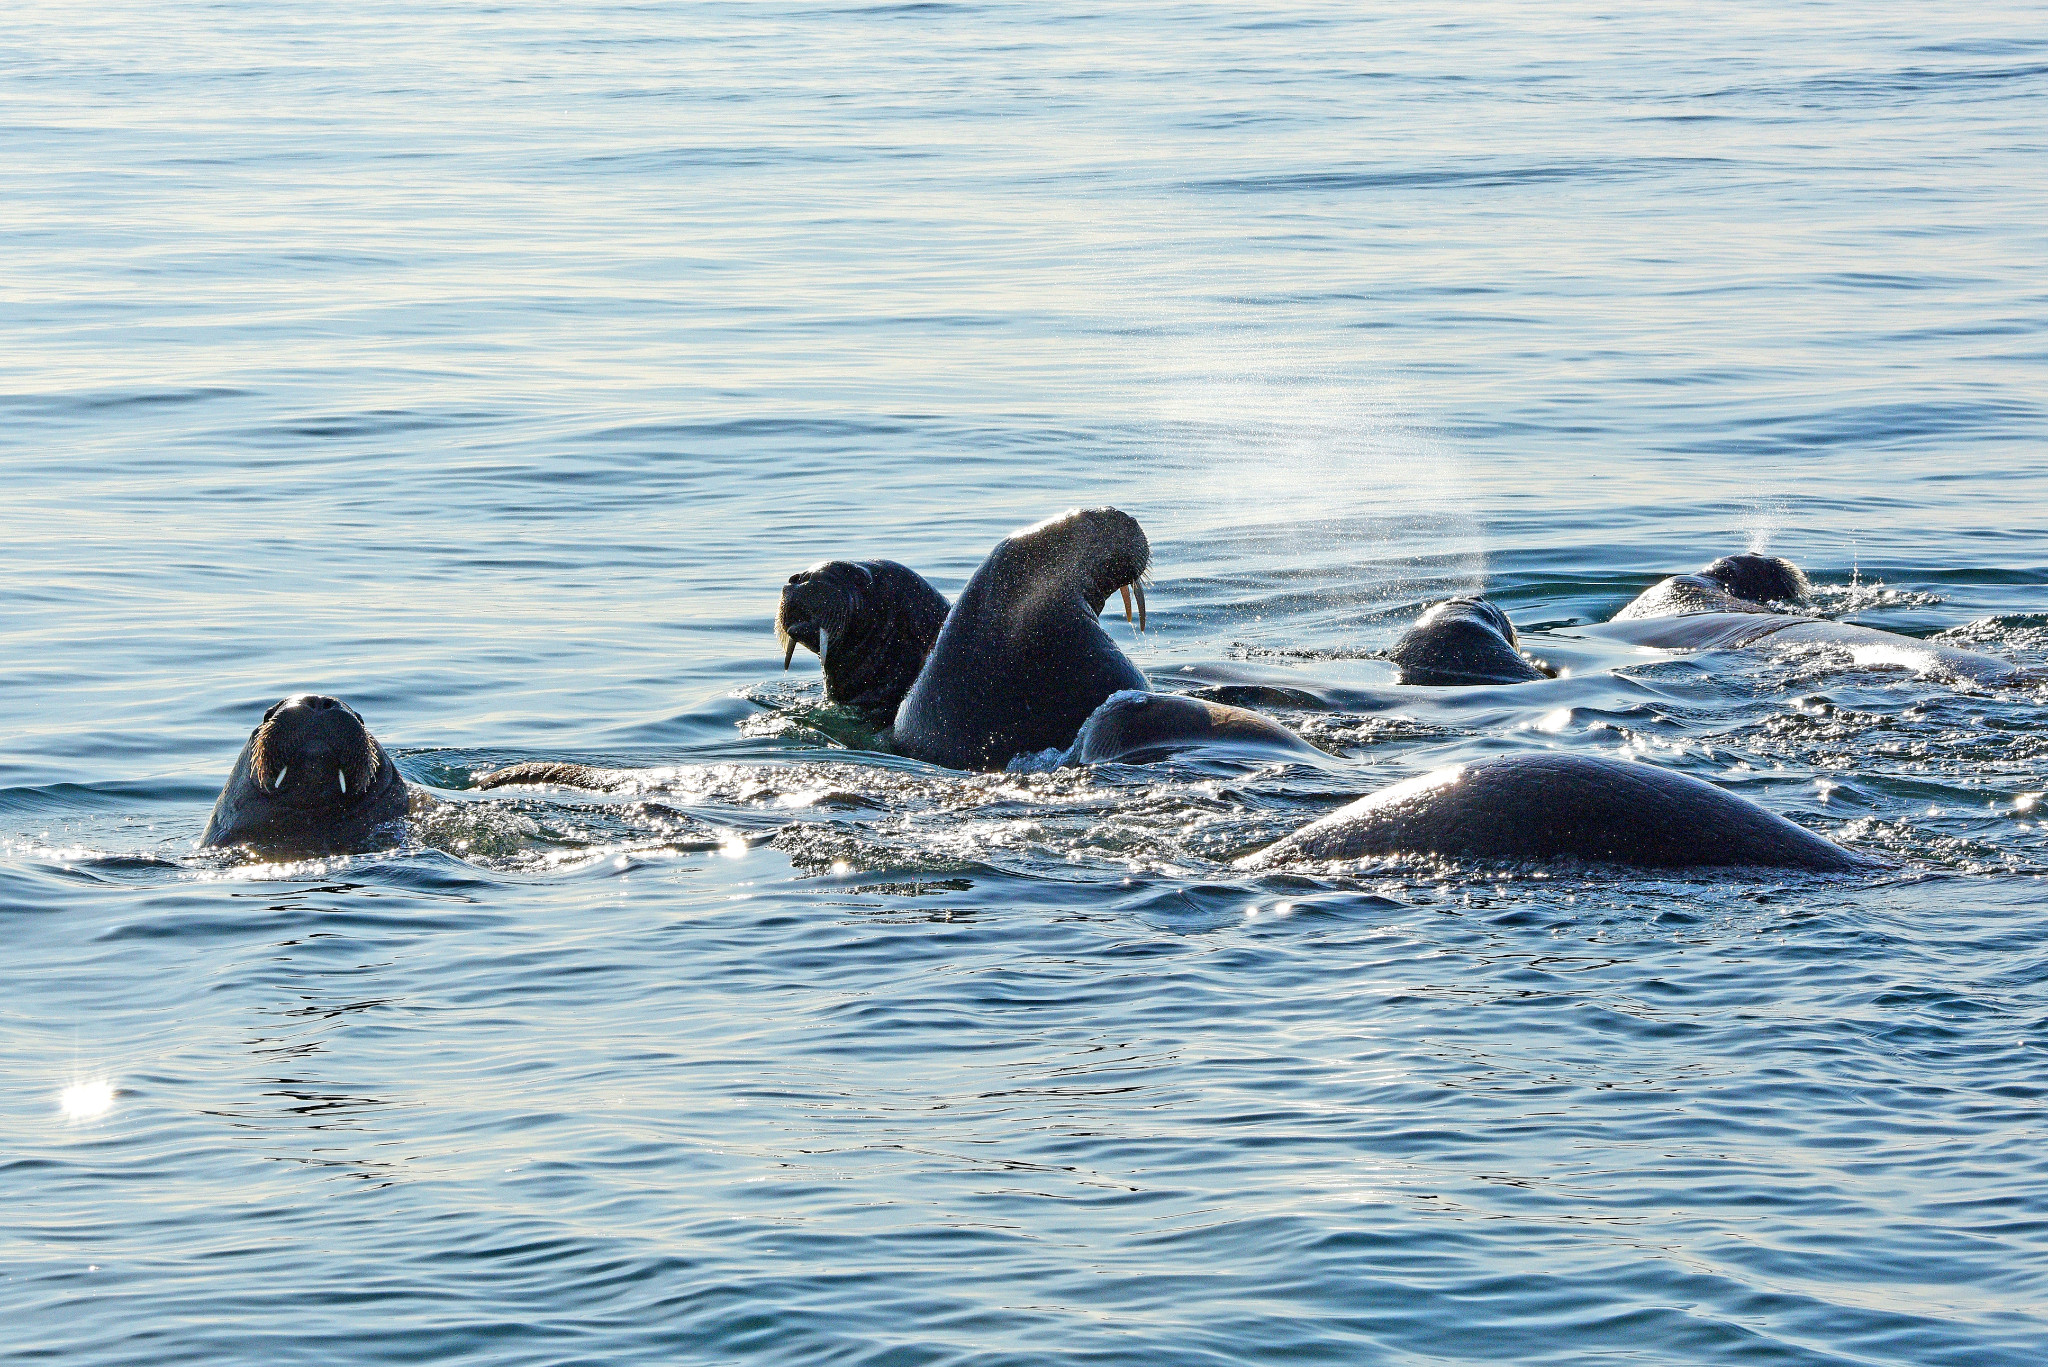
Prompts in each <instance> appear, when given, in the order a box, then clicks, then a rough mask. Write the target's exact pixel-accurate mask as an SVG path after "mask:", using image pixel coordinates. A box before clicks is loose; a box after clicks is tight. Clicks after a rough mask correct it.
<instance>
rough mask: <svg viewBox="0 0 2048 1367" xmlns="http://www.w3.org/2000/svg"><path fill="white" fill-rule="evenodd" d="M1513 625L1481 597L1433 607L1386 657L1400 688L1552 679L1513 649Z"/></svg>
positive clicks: (1515, 641) (1514, 641)
mask: <svg viewBox="0 0 2048 1367" xmlns="http://www.w3.org/2000/svg"><path fill="white" fill-rule="evenodd" d="M1517 645H1518V642H1517V640H1516V638H1515V624H1514V623H1513V622H1510V621H1509V620H1508V615H1507V614H1506V613H1504V612H1502V611H1501V610H1500V609H1499V608H1497V607H1495V606H1494V605H1493V604H1491V603H1489V602H1487V601H1486V600H1485V599H1484V598H1452V599H1449V600H1447V601H1445V602H1442V603H1438V604H1436V605H1435V606H1433V607H1431V608H1430V609H1429V610H1428V611H1427V612H1424V613H1423V614H1422V616H1420V617H1418V618H1416V619H1415V625H1414V626H1412V627H1410V628H1408V630H1407V631H1405V632H1403V633H1402V635H1401V639H1400V640H1398V641H1396V642H1395V643H1394V648H1393V649H1392V650H1390V651H1388V652H1387V658H1388V659H1390V660H1392V661H1393V662H1394V664H1395V666H1396V667H1397V668H1398V669H1399V670H1400V671H1401V682H1402V683H1404V684H1426V685H1433V686H1438V687H1447V686H1455V685H1459V684H1511V683H1527V682H1528V681H1529V680H1531V679H1544V678H1548V677H1550V676H1549V675H1547V674H1545V673H1544V672H1543V671H1542V670H1541V669H1539V668H1538V667H1537V666H1536V665H1535V664H1533V663H1531V662H1530V661H1529V660H1528V659H1527V658H1526V657H1524V656H1523V654H1522V653H1521V651H1520V650H1518V649H1517V648H1516V647H1517Z"/></svg>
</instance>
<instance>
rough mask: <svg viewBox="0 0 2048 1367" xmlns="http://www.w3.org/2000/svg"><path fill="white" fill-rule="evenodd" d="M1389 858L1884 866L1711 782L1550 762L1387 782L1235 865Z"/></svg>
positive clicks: (1483, 766) (1622, 766)
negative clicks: (1386, 784) (1409, 856)
mask: <svg viewBox="0 0 2048 1367" xmlns="http://www.w3.org/2000/svg"><path fill="white" fill-rule="evenodd" d="M1390 854H1429V855H1439V856H1442V857H1445V858H1450V859H1471V860H1481V861H1489V862H1491V861H1501V862H1518V863H1519V862H1529V861H1537V862H1541V861H1549V860H1556V859H1582V860H1587V861H1592V862H1598V863H1608V864H1627V865H1634V866H1636V867H1639V868H1727V867H1735V866H1746V865H1753V866H1761V867H1767V868H1790V869H1806V870H1811V871H1814V872H1820V873H1834V872H1848V871H1854V870H1869V869H1874V868H1881V867H1883V865H1882V863H1881V862H1880V861H1877V860H1873V859H1870V858H1868V857H1866V856H1863V855H1859V854H1856V853H1853V852H1852V851H1849V850H1845V849H1843V848H1842V847H1841V846H1840V845H1837V844H1835V843H1833V842H1832V841H1829V840H1824V839H1822V838H1821V837H1820V836H1817V835H1815V834H1814V833H1813V832H1811V831H1809V830H1806V829H1805V828H1803V827H1801V826H1796V825H1794V824H1793V823H1792V822H1790V821H1787V820H1786V819H1785V818H1784V817H1781V816H1778V815H1777V814H1776V813H1773V812H1768V811H1766V810H1764V809H1763V808H1762V807H1759V806H1758V805H1756V804H1755V803H1754V802H1750V801H1748V800H1747V799H1745V798H1740V797H1737V796H1735V795H1734V794H1733V793H1728V792H1724V791H1722V790H1721V789H1719V788H1716V787H1715V786H1714V785H1713V784H1711V783H1705V782H1702V781H1701V780H1699V779H1696V778H1689V777H1687V776H1685V775H1684V774H1676V773H1673V772H1671V771H1670V770H1668V769H1659V768H1657V767H1655V766H1654V765H1649V764H1641V763H1636V762H1634V761H1630V760H1617V759H1605V758H1594V757H1590V756H1582V755H1560V754H1540V755H1516V756H1511V757H1508V758H1505V759H1494V760H1485V761H1482V762H1480V763H1477V764H1461V765H1457V766H1454V767H1452V768H1449V769H1439V770H1438V771H1436V772H1435V773H1432V774H1425V775H1423V776H1422V777H1420V778H1414V779H1409V780H1407V781H1406V782H1403V783H1396V784H1395V785H1393V786H1392V787H1390V788H1383V789H1381V790H1380V791H1379V792H1377V793H1374V794H1372V795H1371V796H1369V797H1365V798H1361V799H1359V800H1358V801H1357V802H1354V803H1352V804H1351V805H1350V806H1348V807H1343V808H1340V809H1339V810H1337V811H1335V812H1332V813H1330V814H1329V815H1328V816H1325V817H1323V818H1322V819H1321V820H1319V821H1313V822H1310V823H1309V824H1308V825H1306V826H1304V827H1302V828H1301V829H1300V830H1298V831H1296V832H1295V833H1294V834H1293V835H1290V836H1288V837H1287V838H1286V839H1285V840H1282V841H1280V842H1279V843H1278V844H1275V845H1271V846H1268V847H1267V848H1265V849H1263V850H1260V851H1259V852H1257V853H1256V854H1252V855H1248V856H1246V857H1245V858H1243V859H1240V860H1238V861H1237V867H1238V868H1240V869H1248V870H1259V869H1270V868H1274V867H1276V866H1279V865H1283V864H1288V863H1293V862H1298V861H1302V860H1323V859H1358V858H1362V857H1366V856H1370V855H1390Z"/></svg>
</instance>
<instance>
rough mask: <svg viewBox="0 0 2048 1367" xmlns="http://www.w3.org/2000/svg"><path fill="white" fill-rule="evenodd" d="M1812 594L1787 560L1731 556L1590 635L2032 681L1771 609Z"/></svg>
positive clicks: (1974, 660)
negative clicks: (1795, 650) (1828, 651)
mask: <svg viewBox="0 0 2048 1367" xmlns="http://www.w3.org/2000/svg"><path fill="white" fill-rule="evenodd" d="M1810 591H1811V590H1810V588H1809V586H1808V584H1807V581H1806V576H1805V575H1804V574H1801V573H1800V572H1799V569H1798V567H1797V566H1795V565H1793V564H1792V563H1791V562H1790V561H1787V560H1780V559H1777V558H1776V557H1774V556H1767V555H1730V556H1723V557H1722V558H1721V559H1719V560H1716V561H1714V562H1713V563H1712V564H1711V565H1708V566H1707V567H1706V568H1705V569H1702V570H1700V571H1699V572H1698V573H1697V574H1677V575H1673V576H1671V577H1670V578H1669V579H1665V580H1661V581H1660V582H1658V583H1656V584H1653V585H1652V586H1650V587H1649V588H1648V589H1645V590H1644V591H1643V592H1642V593H1641V594H1640V595H1639V596H1638V597H1637V598H1636V600H1635V601H1634V602H1632V603H1630V604H1629V605H1628V606H1627V607H1625V608H1623V609H1622V610H1621V611H1620V612H1618V613H1616V614H1615V615H1614V620H1613V621H1611V622H1608V623H1606V624H1605V625H1602V626H1598V627H1592V628H1588V631H1589V632H1590V633H1591V634H1595V635H1599V636H1605V637H1607V638H1609V639H1611V640H1620V641H1627V642H1629V643H1631V644H1633V645H1643V646H1652V647H1656V648H1658V649H1662V650H1739V649H1742V648H1744V647H1748V646H1759V645H1771V646H1779V645H1823V646H1840V647H1842V648H1844V649H1846V650H1847V651H1848V652H1849V653H1850V655H1851V657H1852V658H1853V659H1854V661H1855V662H1856V663H1857V664H1860V665H1901V666H1904V667H1906V668H1909V669H1916V670H1921V671H1923V672H1926V673H1931V674H1937V675H1945V676H1947V677H1949V678H1952V679H1969V680H1973V681H1976V682H1979V683H2010V682H2016V681H2023V680H2026V679H2029V678H2031V677H2032V675H2031V674H2030V672H2029V671H2028V670H2026V669H2025V668H2023V667H2022V666H2020V665H2016V664H2014V663H2013V662H2012V661H2010V660H2003V659H2000V658H1999V657H1998V656H1996V655H1986V654H1983V653H1981V652H1978V651H1974V650H1958V649H1956V648H1955V647H1953V646H1938V645H1930V644H1928V643H1927V642H1925V641H1922V640H1918V639H1916V638H1914V637H1911V636H1902V635H1900V634H1899V633H1898V632H1895V631H1879V630H1877V629H1876V628H1875V627H1861V626H1855V625H1852V624H1851V623H1848V622H1834V621H1829V620H1827V619H1825V618H1819V617H1802V616H1798V615H1796V614H1793V613H1789V612H1785V611H1783V610H1782V609H1780V608H1778V607H1775V606H1773V605H1774V604H1779V603H1790V604H1797V603H1799V602H1801V601H1803V600H1804V599H1805V598H1806V597H1807V595H1808V593H1809V592H1810Z"/></svg>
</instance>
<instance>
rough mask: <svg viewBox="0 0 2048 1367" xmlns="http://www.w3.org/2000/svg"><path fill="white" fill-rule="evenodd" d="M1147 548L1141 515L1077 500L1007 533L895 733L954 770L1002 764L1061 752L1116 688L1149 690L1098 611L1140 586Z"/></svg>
mask: <svg viewBox="0 0 2048 1367" xmlns="http://www.w3.org/2000/svg"><path fill="white" fill-rule="evenodd" d="M1151 559H1152V548H1151V545H1150V543H1148V542H1147V541H1146V539H1145V533H1144V531H1143V529H1141V528H1140V527H1139V526H1138V523H1137V519H1135V518H1133V517H1132V516H1131V515H1130V514H1128V513H1125V512H1120V511H1118V510H1117V509H1115V508H1085V509H1076V510H1074V511H1072V512H1069V513H1066V514H1064V515H1062V516H1060V517H1055V518H1051V519H1049V520H1047V521H1045V522H1041V523H1039V524H1038V525H1037V526H1035V527H1026V528H1025V529H1024V530H1023V531H1020V532H1014V533H1012V534H1011V535H1009V536H1007V537H1004V538H1003V540H1002V541H1000V542H998V543H997V544H996V548H995V549H994V550H992V551H990V552H989V554H988V559H986V560H984V561H982V562H981V567H980V568H979V569H977V570H975V572H974V577H973V578H971V579H969V580H968V581H967V587H966V588H964V589H962V590H961V591H960V598H959V601H958V602H956V603H955V604H954V605H953V611H952V613H951V614H950V615H949V616H948V617H947V618H946V625H945V627H944V628H943V629H942V630H941V631H940V632H939V639H938V642H937V643H936V644H935V645H934V646H933V647H932V651H931V655H930V656H929V657H927V658H926V660H925V663H924V670H923V672H922V673H920V674H919V675H918V676H917V682H916V683H914V684H912V685H911V688H910V693H909V695H908V696H906V697H905V698H904V699H903V704H902V706H901V707H899V708H898V709H897V710H896V725H895V729H894V731H893V732H892V736H891V738H892V740H893V742H894V744H895V747H896V749H897V750H898V751H900V752H901V753H903V754H905V755H909V756H911V757H912V758H914V759H921V760H926V761H929V762H930V763H933V764H943V765H945V766H946V767H948V768H951V769H1001V768H1003V767H1004V766H1005V765H1007V764H1008V763H1009V762H1010V761H1011V760H1013V759H1015V758H1016V757H1017V756H1019V755H1027V754H1033V753H1036V752H1038V751H1041V750H1064V749H1066V748H1067V747H1068V746H1069V745H1071V744H1072V743H1073V740H1074V737H1075V735H1076V733H1078V732H1079V731H1080V729H1081V723H1082V722H1084V721H1086V720H1087V719H1088V714H1089V713H1090V712H1093V711H1094V710H1095V709H1096V708H1097V707H1098V706H1100V705H1101V704H1102V702H1103V700H1104V699H1106V698H1107V697H1109V696H1110V694H1112V693H1120V692H1123V691H1125V690H1127V689H1128V690H1136V691H1140V692H1143V691H1147V690H1148V689H1149V687H1150V685H1148V684H1147V683H1146V681H1145V676H1144V675H1143V674H1141V673H1139V672H1138V667H1137V666H1136V665H1134V664H1132V663H1131V662H1130V661H1129V660H1128V659H1126V658H1125V657H1124V653H1123V652H1122V651H1121V650H1118V649H1117V648H1116V643H1115V642H1113V641H1111V640H1110V639H1109V635H1108V633H1106V632H1104V631H1103V629H1102V627H1101V624H1100V623H1099V622H1098V621H1097V620H1096V619H1097V618H1099V617H1100V616H1101V615H1102V607H1103V604H1104V603H1106V602H1108V601H1109V596H1110V595H1111V594H1113V593H1116V592H1117V591H1118V590H1120V589H1121V590H1123V591H1124V593H1125V595H1126V602H1128V601H1129V597H1128V596H1129V594H1130V593H1131V592H1133V591H1135V592H1136V594H1137V603H1138V611H1139V614H1140V615H1139V618H1138V622H1139V626H1140V627H1141V628H1142V627H1143V625H1144V617H1143V613H1144V608H1145V590H1144V587H1143V585H1142V584H1141V582H1140V578H1139V577H1140V576H1141V575H1143V574H1144V572H1145V567H1146V566H1147V565H1148V564H1150V563H1151Z"/></svg>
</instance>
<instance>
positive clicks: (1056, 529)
mask: <svg viewBox="0 0 2048 1367" xmlns="http://www.w3.org/2000/svg"><path fill="white" fill-rule="evenodd" d="M1010 539H1011V540H1012V541H1019V542H1024V543H1026V544H1031V543H1039V544H1042V545H1044V546H1046V547H1047V549H1048V550H1051V549H1054V548H1057V549H1058V550H1062V551H1065V552H1067V557H1066V558H1067V559H1068V561H1069V563H1070V564H1071V565H1072V567H1073V568H1074V569H1075V570H1077V571H1079V572H1080V574H1081V575H1082V591H1083V593H1085V594H1086V595H1087V598H1088V601H1089V602H1090V603H1092V604H1094V606H1095V611H1096V612H1097V614H1100V613H1101V612H1102V610H1103V608H1104V607H1105V606H1106V605H1107V604H1108V602H1109V596H1110V595H1111V594H1112V593H1120V594H1122V595H1123V600H1124V619H1125V620H1126V621H1132V620H1135V623H1136V625H1137V627H1138V629H1139V630H1140V631H1143V630H1144V629H1145V582H1144V580H1145V571H1146V570H1148V569H1150V568H1151V566H1152V543H1151V541H1150V540H1149V539H1147V538H1146V536H1145V529H1144V528H1143V527H1140V526H1139V525H1138V519H1137V518H1135V517H1132V516H1131V515H1130V514H1129V513H1127V512H1125V511H1124V510H1123V509H1121V508H1074V509H1071V510H1070V511H1068V512H1066V513H1063V514H1062V515H1060V516H1059V517H1056V518H1051V519H1049V520H1047V521H1045V522H1041V523H1039V524H1038V525H1037V526H1035V527H1028V528H1026V529H1025V530H1023V531H1021V532H1019V533H1017V534H1016V536H1014V537H1012V538H1010ZM1134 596H1135V599H1136V604H1137V616H1136V618H1135V619H1133V618H1132V616H1131V607H1132V600H1133V598H1134Z"/></svg>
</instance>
